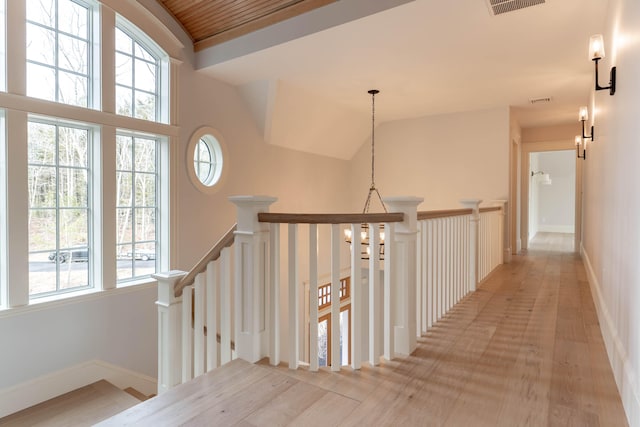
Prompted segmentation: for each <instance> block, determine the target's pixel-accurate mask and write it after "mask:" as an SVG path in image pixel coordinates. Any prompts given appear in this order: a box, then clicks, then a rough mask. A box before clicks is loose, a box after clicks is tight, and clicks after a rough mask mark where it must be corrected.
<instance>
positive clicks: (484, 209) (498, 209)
mask: <svg viewBox="0 0 640 427" xmlns="http://www.w3.org/2000/svg"><path fill="white" fill-rule="evenodd" d="M500 210H502V206H488V207H486V208H480V213H483V212H494V211H500Z"/></svg>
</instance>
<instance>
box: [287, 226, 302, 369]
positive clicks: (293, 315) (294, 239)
mask: <svg viewBox="0 0 640 427" xmlns="http://www.w3.org/2000/svg"><path fill="white" fill-rule="evenodd" d="M299 306H300V304H299V303H298V226H297V225H296V224H289V369H298V361H299V360H300V358H299V343H298V336H299V332H300V320H299V319H300V307H299Z"/></svg>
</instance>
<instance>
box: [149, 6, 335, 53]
mask: <svg viewBox="0 0 640 427" xmlns="http://www.w3.org/2000/svg"><path fill="white" fill-rule="evenodd" d="M158 1H160V3H161V4H162V5H163V6H164V7H165V9H167V10H168V11H169V13H170V14H172V15H173V16H174V17H175V18H176V19H177V20H178V21H179V22H180V24H181V25H182V26H183V28H184V29H185V30H186V31H187V33H188V34H189V35H190V36H191V40H193V44H194V49H195V50H196V51H197V50H201V49H205V48H207V47H211V46H214V45H216V44H220V43H222V42H225V41H227V40H231V39H234V38H236V37H240V36H242V35H244V34H247V33H250V32H252V31H256V30H259V29H261V28H265V27H268V26H269V25H273V24H275V23H278V22H280V21H284V20H285V19H289V18H293V17H295V16H298V15H300V14H302V13H305V12H309V11H310V10H313V9H316V8H318V7H320V6H325V5H327V4H329V3H333V2H335V1H337V0H244V1H242V0H240V1H239V0H158Z"/></svg>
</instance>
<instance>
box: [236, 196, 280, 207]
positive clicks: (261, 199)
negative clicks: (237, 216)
mask: <svg viewBox="0 0 640 427" xmlns="http://www.w3.org/2000/svg"><path fill="white" fill-rule="evenodd" d="M277 200H278V198H277V197H271V196H230V197H229V201H230V202H231V203H234V204H236V205H238V206H240V205H248V204H268V205H270V204H272V203H274V202H276V201H277Z"/></svg>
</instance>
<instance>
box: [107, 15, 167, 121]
mask: <svg viewBox="0 0 640 427" xmlns="http://www.w3.org/2000/svg"><path fill="white" fill-rule="evenodd" d="M115 32H116V34H115V35H116V52H115V56H116V58H115V59H116V113H118V114H120V115H123V116H129V117H135V118H138V119H143V120H150V121H156V122H163V123H167V122H168V116H169V114H168V110H169V108H168V107H169V106H168V105H167V100H168V99H169V96H168V87H169V86H168V80H169V79H168V73H169V66H168V62H169V58H168V55H167V54H166V52H164V51H163V50H162V49H161V48H160V47H159V46H158V45H157V44H156V43H155V42H154V41H153V40H152V39H151V38H149V37H148V36H147V35H146V34H144V33H143V32H142V31H140V30H139V29H138V28H137V27H136V26H135V25H133V24H131V23H130V22H129V21H127V20H126V19H124V18H122V17H121V16H119V15H118V17H117V20H116V31H115Z"/></svg>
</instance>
